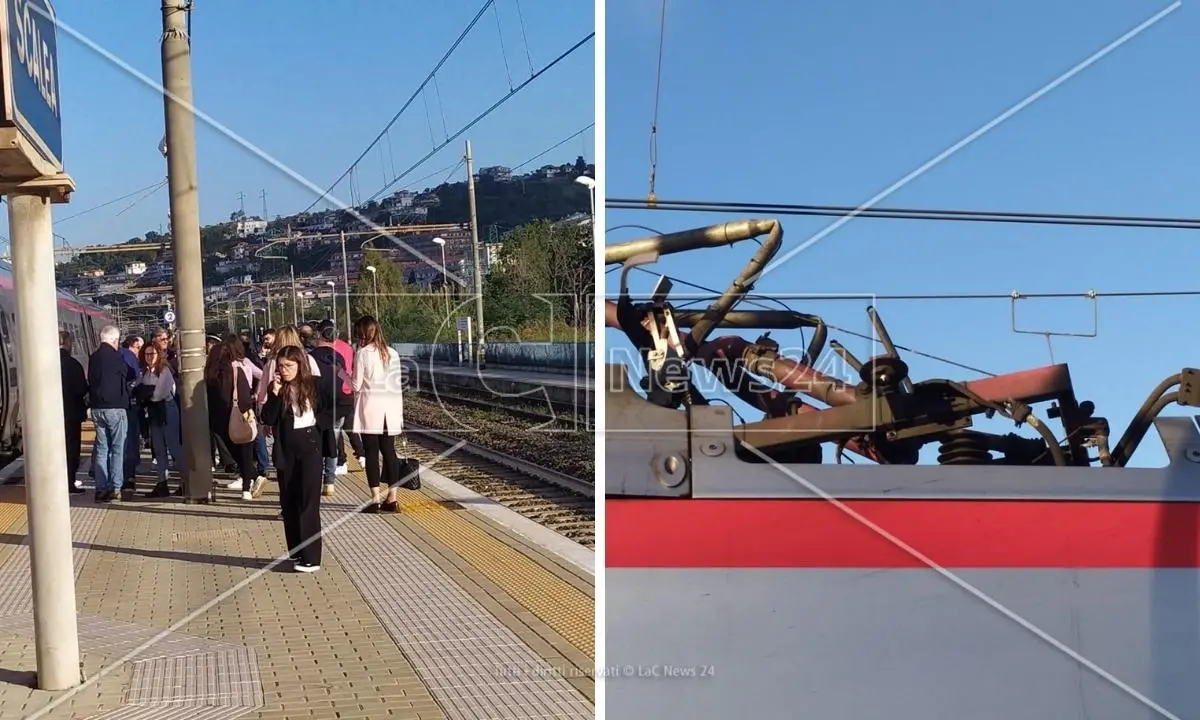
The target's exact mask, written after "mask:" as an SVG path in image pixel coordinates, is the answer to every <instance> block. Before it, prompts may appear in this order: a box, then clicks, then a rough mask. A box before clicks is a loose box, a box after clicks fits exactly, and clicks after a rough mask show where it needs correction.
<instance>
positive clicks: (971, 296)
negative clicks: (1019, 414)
mask: <svg viewBox="0 0 1200 720" xmlns="http://www.w3.org/2000/svg"><path fill="white" fill-rule="evenodd" d="M612 229H616V228H612ZM616 267H620V266H619V265H618V266H614V268H611V269H615V268H616ZM634 269H635V270H638V271H641V272H643V273H646V274H647V275H653V276H655V277H658V276H659V275H660V273H656V272H654V271H653V270H649V269H647V268H644V267H641V266H635V267H634ZM667 277H669V278H670V279H671V281H672V282H674V283H677V284H679V285H686V286H688V287H692V288H695V289H696V290H700V291H701V292H708V293H712V296H711V297H709V298H702V299H696V298H693V299H692V301H693V302H701V301H703V300H711V299H715V298H717V297H719V296H720V293H719V292H718V291H716V290H714V289H712V288H709V287H705V286H703V285H699V284H697V283H694V282H690V281H688V280H682V279H680V278H675V277H671V276H669V275H668V276H667ZM1195 296H1200V290H1141V291H1117V292H1098V291H1094V290H1089V291H1087V292H1082V293H1080V292H1075V293H1070V292H1047V293H1017V292H1016V291H1013V292H1012V293H1009V294H1002V293H948V294H943V295H935V294H920V295H870V296H869V297H870V299H872V300H933V301H936V300H1013V299H1021V300H1023V299H1037V298H1041V299H1065V298H1088V299H1094V298H1101V297H1108V298H1146V297H1195ZM865 297H866V296H864V295H819V296H813V297H812V298H808V299H811V300H862V299H864V298H865ZM744 302H745V303H746V304H747V305H751V306H754V307H758V308H760V309H764V310H776V309H779V307H782V308H784V309H786V310H791V309H792V308H790V307H788V305H787V304H786V303H785V302H784V301H782V300H780V299H778V298H773V297H770V296H764V295H755V294H749V295H747V296H746V298H745V300H744ZM777 306H778V307H777ZM681 307H682V306H681ZM825 325H826V327H828V328H829V329H830V330H837V331H838V332H840V333H845V334H846V335H850V336H853V337H857V338H861V339H864V340H872V341H877V340H878V338H876V337H873V336H871V335H867V334H865V333H860V332H856V331H854V330H849V329H847V328H844V327H839V326H837V325H830V324H829V323H826V324H825ZM896 349H897V350H903V351H904V352H907V353H912V354H913V355H918V356H920V357H924V358H928V359H929V360H934V361H937V362H941V363H945V364H947V365H951V366H954V367H957V368H960V369H962V370H967V371H969V372H974V373H978V374H980V375H988V376H991V377H995V376H996V373H994V372H990V371H988V370H982V369H980V368H977V367H973V366H971V365H967V364H965V363H961V362H958V361H957V360H951V359H950V358H946V357H942V356H940V355H934V354H932V353H927V352H924V351H922V350H917V349H915V348H911V347H905V346H904V345H899V344H897V345H896Z"/></svg>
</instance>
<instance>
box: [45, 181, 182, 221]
mask: <svg viewBox="0 0 1200 720" xmlns="http://www.w3.org/2000/svg"><path fill="white" fill-rule="evenodd" d="M166 184H167V181H166V180H161V181H159V182H156V183H154V184H153V185H147V186H146V187H144V188H141V189H139V190H134V191H133V192H131V193H126V194H125V195H122V196H121V197H119V198H113V199H112V200H109V201H108V202H102V203H100V204H99V205H93V206H92V207H90V208H88V209H87V210H80V211H79V212H77V213H75V214H74V215H68V216H66V217H65V218H59V219H58V220H55V221H54V222H56V223H64V222H66V221H68V220H74V219H75V218H77V217H81V216H83V215H87V214H88V213H91V212H95V211H97V210H100V209H103V208H106V207H108V206H109V205H115V204H116V203H119V202H121V201H122V200H128V199H129V198H131V197H133V196H134V195H141V194H142V193H144V192H153V191H156V190H158V189H159V188H161V187H162V186H164V185H166Z"/></svg>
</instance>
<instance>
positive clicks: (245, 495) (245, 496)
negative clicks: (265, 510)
mask: <svg viewBox="0 0 1200 720" xmlns="http://www.w3.org/2000/svg"><path fill="white" fill-rule="evenodd" d="M242 499H243V500H253V499H254V494H253V493H251V492H250V491H249V490H246V491H244V492H242Z"/></svg>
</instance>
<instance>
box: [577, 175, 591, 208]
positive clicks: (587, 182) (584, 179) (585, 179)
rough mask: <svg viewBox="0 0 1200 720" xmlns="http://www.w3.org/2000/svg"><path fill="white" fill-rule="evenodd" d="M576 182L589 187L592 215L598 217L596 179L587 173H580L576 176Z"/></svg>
mask: <svg viewBox="0 0 1200 720" xmlns="http://www.w3.org/2000/svg"><path fill="white" fill-rule="evenodd" d="M575 182H577V183H579V184H580V185H582V186H584V187H585V188H587V189H588V201H589V202H590V204H591V208H592V217H593V218H595V217H596V181H595V180H594V179H593V178H590V177H588V176H587V175H580V176H579V177H577V178H575Z"/></svg>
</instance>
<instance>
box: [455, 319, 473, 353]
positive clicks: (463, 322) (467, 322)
mask: <svg viewBox="0 0 1200 720" xmlns="http://www.w3.org/2000/svg"><path fill="white" fill-rule="evenodd" d="M457 329H458V364H459V365H462V364H463V357H464V355H467V354H469V349H470V347H471V318H469V317H460V318H459V319H458V328H457ZM463 333H466V334H467V348H468V352H467V353H464V352H463Z"/></svg>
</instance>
